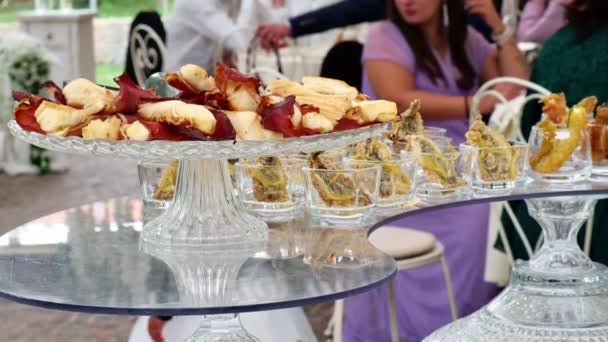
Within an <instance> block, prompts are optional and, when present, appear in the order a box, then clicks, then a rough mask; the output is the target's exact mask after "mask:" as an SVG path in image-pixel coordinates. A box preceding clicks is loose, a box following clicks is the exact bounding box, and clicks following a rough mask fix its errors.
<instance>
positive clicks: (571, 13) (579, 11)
mask: <svg viewBox="0 0 608 342" xmlns="http://www.w3.org/2000/svg"><path fill="white" fill-rule="evenodd" d="M566 18H567V19H568V22H569V23H570V25H572V27H573V28H574V31H575V32H576V39H577V40H578V41H583V40H585V39H587V38H589V37H590V36H591V35H593V34H594V33H595V32H596V31H597V30H599V29H601V28H602V27H603V26H605V25H606V24H608V1H607V0H575V1H574V2H573V3H571V4H570V5H568V6H567V11H566Z"/></svg>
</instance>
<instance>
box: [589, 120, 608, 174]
mask: <svg viewBox="0 0 608 342" xmlns="http://www.w3.org/2000/svg"><path fill="white" fill-rule="evenodd" d="M588 129H589V140H590V145H591V164H592V167H591V179H592V180H594V181H601V182H608V125H602V124H597V123H591V124H589V126H588Z"/></svg>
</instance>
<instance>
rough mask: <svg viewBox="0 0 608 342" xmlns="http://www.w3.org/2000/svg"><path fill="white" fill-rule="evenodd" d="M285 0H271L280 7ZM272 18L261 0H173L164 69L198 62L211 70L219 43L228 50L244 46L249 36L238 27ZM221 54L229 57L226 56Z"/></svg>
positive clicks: (250, 25) (252, 25)
mask: <svg viewBox="0 0 608 342" xmlns="http://www.w3.org/2000/svg"><path fill="white" fill-rule="evenodd" d="M284 2H285V0H272V5H273V6H275V7H280V6H283V5H284ZM273 20H275V19H274V18H273V16H272V11H271V6H269V5H268V4H267V3H266V2H264V1H260V0H204V1H198V0H176V1H175V6H174V10H173V13H172V14H171V16H170V17H169V20H168V23H167V25H166V30H167V51H168V52H169V53H168V56H167V59H168V60H167V63H166V65H165V67H164V69H165V70H166V71H173V70H178V69H179V68H180V67H181V66H182V65H185V64H197V65H200V66H201V67H203V68H204V69H206V70H207V71H209V72H210V73H213V72H214V70H215V65H214V64H215V63H214V60H215V56H216V52H217V50H218V47H219V44H220V43H224V44H225V45H226V47H227V49H226V50H227V51H229V50H230V49H232V50H236V51H238V50H243V48H244V47H246V46H247V44H248V43H249V42H248V39H250V38H251V37H250V36H248V35H247V34H246V32H245V31H243V32H242V33H240V32H238V31H239V30H243V29H248V28H252V27H255V26H256V25H257V24H258V23H262V22H268V21H273ZM226 37H230V39H226ZM224 40H225V41H224ZM222 58H223V59H226V60H229V56H222Z"/></svg>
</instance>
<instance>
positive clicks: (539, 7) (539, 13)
mask: <svg viewBox="0 0 608 342" xmlns="http://www.w3.org/2000/svg"><path fill="white" fill-rule="evenodd" d="M566 23H567V21H566V7H565V0H549V4H548V5H547V6H546V7H545V6H544V5H543V4H542V3H541V2H540V1H528V3H527V4H526V6H525V7H524V10H523V11H522V12H521V19H520V21H519V27H518V29H517V39H518V40H519V41H521V42H534V43H538V44H543V43H544V42H545V40H547V38H549V37H551V36H552V35H553V34H554V33H555V32H557V31H559V30H560V29H561V28H562V27H564V26H565V25H566Z"/></svg>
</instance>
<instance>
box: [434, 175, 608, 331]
mask: <svg viewBox="0 0 608 342" xmlns="http://www.w3.org/2000/svg"><path fill="white" fill-rule="evenodd" d="M568 187H569V188H570V189H576V188H577V187H580V185H576V184H573V185H568ZM553 188H556V186H553ZM603 197H606V196H605V195H604V196H603ZM598 198H601V196H600V197H598V196H583V195H578V196H577V195H571V196H566V197H549V198H535V199H527V200H526V203H527V205H528V210H529V212H530V214H531V215H532V217H533V218H534V219H535V220H536V221H537V222H538V223H539V224H540V225H541V227H542V231H543V236H542V237H543V241H544V242H543V244H542V246H541V248H540V250H539V251H538V252H537V253H536V254H535V255H534V256H533V257H532V259H531V260H530V261H527V262H522V261H518V262H516V263H515V265H514V267H513V271H512V275H511V282H510V284H509V286H508V287H507V288H506V289H505V290H504V291H503V292H502V293H501V294H500V295H499V296H498V297H497V298H495V299H494V300H493V301H492V302H491V303H490V304H488V305H487V306H486V307H484V308H483V309H481V310H480V311H478V312H475V313H473V314H472V315H470V316H468V317H466V318H463V319H461V320H459V321H456V322H454V323H453V324H450V325H448V326H446V327H444V328H442V329H440V330H439V331H437V332H435V333H434V334H432V335H431V336H430V337H428V338H427V339H425V341H426V342H485V341H495V342H511V341H535V342H536V341H538V342H540V341H547V342H549V341H572V342H575V341H578V342H583V341H584V342H591V341H593V342H602V341H608V268H607V267H606V266H604V265H602V264H599V263H594V262H592V261H591V259H589V258H588V257H587V256H586V255H585V254H584V253H583V251H582V250H581V249H580V248H579V246H578V243H577V234H578V231H579V229H580V227H581V226H582V224H583V223H585V221H587V220H588V219H589V218H590V213H591V212H592V210H593V207H594V205H595V203H596V200H597V199H598Z"/></svg>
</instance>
